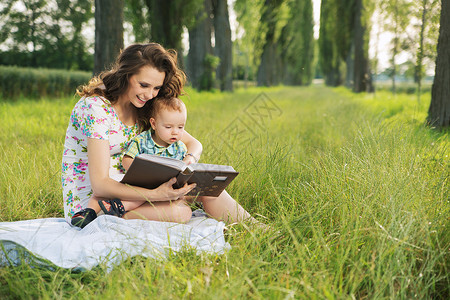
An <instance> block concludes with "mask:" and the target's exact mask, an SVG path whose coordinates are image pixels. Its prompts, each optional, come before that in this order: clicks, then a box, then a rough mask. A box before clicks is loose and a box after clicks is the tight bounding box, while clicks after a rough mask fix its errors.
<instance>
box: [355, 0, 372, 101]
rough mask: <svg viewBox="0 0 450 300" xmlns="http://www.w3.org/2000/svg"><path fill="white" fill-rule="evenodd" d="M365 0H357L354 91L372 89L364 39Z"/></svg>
mask: <svg viewBox="0 0 450 300" xmlns="http://www.w3.org/2000/svg"><path fill="white" fill-rule="evenodd" d="M362 1H363V0H356V3H355V4H356V13H355V23H354V24H355V30H354V46H355V53H354V54H355V59H354V72H353V91H354V92H355V93H360V92H364V91H368V90H370V86H371V84H370V82H369V81H370V73H369V59H368V57H369V53H368V47H367V44H366V42H365V40H364V38H365V35H366V26H367V25H366V24H367V22H366V24H363V23H362V20H363V16H362V13H363V11H364V6H363V3H362Z"/></svg>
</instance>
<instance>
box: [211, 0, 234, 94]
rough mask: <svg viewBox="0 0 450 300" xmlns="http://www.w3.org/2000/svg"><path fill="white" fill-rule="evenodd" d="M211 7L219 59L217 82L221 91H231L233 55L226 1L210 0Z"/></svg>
mask: <svg viewBox="0 0 450 300" xmlns="http://www.w3.org/2000/svg"><path fill="white" fill-rule="evenodd" d="M212 7H213V13H214V36H215V50H216V55H217V56H218V57H219V59H220V62H219V66H218V67H217V80H218V81H219V85H220V90H221V91H233V53H232V43H231V27H230V18H229V16H228V5H227V1H225V0H212Z"/></svg>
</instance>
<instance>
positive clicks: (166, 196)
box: [153, 177, 196, 201]
mask: <svg viewBox="0 0 450 300" xmlns="http://www.w3.org/2000/svg"><path fill="white" fill-rule="evenodd" d="M176 181H177V179H176V178H175V177H174V178H172V179H170V180H169V181H167V182H166V183H163V184H161V185H160V186H159V187H157V188H156V189H154V190H153V191H154V193H155V194H156V195H158V198H160V199H161V200H169V201H171V200H178V199H182V198H183V197H184V195H186V194H187V193H189V192H190V191H191V190H192V189H193V188H195V186H196V184H195V183H192V184H187V183H186V184H185V185H184V186H183V187H182V188H179V189H174V188H173V187H172V185H173V184H174V183H175V182H176Z"/></svg>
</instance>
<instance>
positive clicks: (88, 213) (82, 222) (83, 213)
mask: <svg viewBox="0 0 450 300" xmlns="http://www.w3.org/2000/svg"><path fill="white" fill-rule="evenodd" d="M96 218H97V213H96V212H95V210H93V209H92V208H85V209H82V210H80V211H79V212H77V213H75V214H74V215H73V217H72V220H71V221H70V223H71V224H72V225H73V226H77V227H80V228H84V227H85V226H86V225H87V224H89V223H91V222H92V221H94V220H95V219H96Z"/></svg>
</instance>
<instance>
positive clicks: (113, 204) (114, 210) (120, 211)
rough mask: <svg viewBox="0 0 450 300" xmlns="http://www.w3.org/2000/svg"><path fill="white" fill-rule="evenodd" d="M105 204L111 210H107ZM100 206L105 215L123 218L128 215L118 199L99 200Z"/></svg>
mask: <svg viewBox="0 0 450 300" xmlns="http://www.w3.org/2000/svg"><path fill="white" fill-rule="evenodd" d="M103 202H105V203H108V204H109V209H106V207H105V205H104V204H103ZM98 205H100V208H101V209H102V211H103V212H104V213H105V215H111V216H117V217H119V218H121V217H122V216H123V215H124V214H125V213H126V211H125V208H124V206H123V203H122V201H120V199H117V198H114V199H111V200H98Z"/></svg>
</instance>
